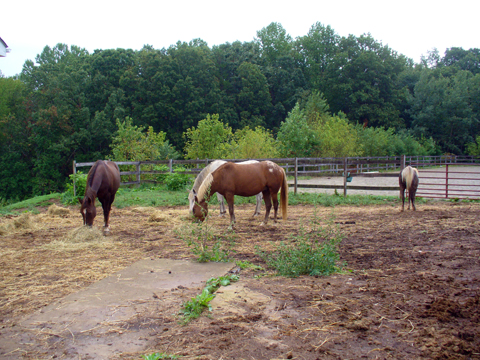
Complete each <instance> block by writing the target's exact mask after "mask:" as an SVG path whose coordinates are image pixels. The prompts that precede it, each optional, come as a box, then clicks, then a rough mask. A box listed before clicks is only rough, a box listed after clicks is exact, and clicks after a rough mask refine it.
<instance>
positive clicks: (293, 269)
mask: <svg viewBox="0 0 480 360" xmlns="http://www.w3.org/2000/svg"><path fill="white" fill-rule="evenodd" d="M312 224H313V226H312V229H311V230H310V231H307V230H305V228H304V227H301V229H300V234H299V235H295V236H292V237H291V241H290V243H289V244H285V243H281V244H280V245H279V246H277V248H276V250H275V251H274V252H273V253H267V252H265V251H262V250H261V249H259V248H258V247H257V253H258V254H259V256H260V257H261V258H262V259H263V260H264V261H265V262H266V263H267V266H268V267H270V268H272V269H275V270H276V271H277V273H278V274H279V275H282V276H287V277H297V276H300V275H311V276H316V275H330V274H332V273H335V272H338V271H340V270H341V269H342V265H339V264H338V262H339V259H340V256H339V254H338V252H337V245H338V244H339V243H340V242H341V240H342V238H343V235H341V234H340V233H339V232H338V231H337V230H336V228H334V227H333V225H332V224H329V225H327V227H320V226H318V222H317V221H316V220H313V221H312Z"/></svg>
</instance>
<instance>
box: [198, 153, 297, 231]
mask: <svg viewBox="0 0 480 360" xmlns="http://www.w3.org/2000/svg"><path fill="white" fill-rule="evenodd" d="M279 191H280V201H281V206H282V218H283V220H286V219H287V204H288V184H287V175H286V174H285V170H283V168H282V167H280V166H278V165H277V164H275V163H273V162H272V161H262V162H258V163H253V164H242V165H239V164H236V163H233V162H227V163H226V164H223V165H222V166H220V167H219V168H218V169H217V170H215V171H214V172H212V173H210V174H208V176H207V177H206V178H205V179H204V180H203V182H202V184H201V186H200V188H199V189H198V192H197V193H196V194H195V205H194V207H193V214H194V215H195V217H196V218H197V219H200V220H201V221H203V220H205V217H206V216H207V215H208V204H207V201H208V200H209V199H210V197H211V196H212V195H213V194H215V193H219V194H221V195H222V196H223V197H225V199H226V200H227V203H228V210H229V213H230V223H231V224H232V225H233V224H235V213H234V210H233V204H234V197H235V195H239V196H253V195H256V194H258V193H259V192H261V193H262V194H263V200H264V201H265V209H266V211H265V220H264V222H263V223H264V224H267V222H268V217H269V215H270V209H271V208H272V202H273V209H274V218H273V221H274V222H277V211H278V198H277V194H278V192H279Z"/></svg>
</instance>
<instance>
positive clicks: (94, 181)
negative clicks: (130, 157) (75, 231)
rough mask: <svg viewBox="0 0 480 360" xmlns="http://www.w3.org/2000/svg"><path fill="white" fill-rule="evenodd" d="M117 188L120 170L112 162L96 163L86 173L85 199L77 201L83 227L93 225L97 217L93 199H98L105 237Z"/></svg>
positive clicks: (108, 229)
mask: <svg viewBox="0 0 480 360" xmlns="http://www.w3.org/2000/svg"><path fill="white" fill-rule="evenodd" d="M119 187H120V170H119V169H118V166H117V164H115V163H114V162H112V161H103V160H98V161H96V162H95V164H93V166H92V168H91V169H90V171H89V172H88V176H87V187H86V189H85V197H84V198H83V199H81V198H79V199H78V201H79V202H80V204H81V207H80V213H81V214H82V217H83V225H88V226H92V225H93V219H95V216H96V215H97V209H96V208H95V199H96V198H97V197H98V200H99V201H100V202H101V204H102V208H103V217H104V218H105V225H104V229H103V231H104V234H105V235H106V234H107V233H108V232H109V231H110V228H109V225H108V219H109V217H110V210H111V208H112V203H113V200H115V194H116V192H117V190H118V188H119Z"/></svg>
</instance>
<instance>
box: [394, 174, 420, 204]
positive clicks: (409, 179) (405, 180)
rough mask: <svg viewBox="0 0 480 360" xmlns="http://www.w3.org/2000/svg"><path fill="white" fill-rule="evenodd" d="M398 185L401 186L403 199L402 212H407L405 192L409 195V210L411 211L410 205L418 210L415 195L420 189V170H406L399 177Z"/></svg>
mask: <svg viewBox="0 0 480 360" xmlns="http://www.w3.org/2000/svg"><path fill="white" fill-rule="evenodd" d="M398 183H399V184H400V198H401V199H402V211H404V210H405V190H407V194H408V200H407V202H408V208H407V209H408V210H410V203H412V208H413V210H414V211H415V210H417V208H416V207H415V194H416V192H417V188H418V170H417V169H415V168H413V167H411V166H407V167H406V168H404V169H403V170H402V171H401V172H400V175H399V177H398Z"/></svg>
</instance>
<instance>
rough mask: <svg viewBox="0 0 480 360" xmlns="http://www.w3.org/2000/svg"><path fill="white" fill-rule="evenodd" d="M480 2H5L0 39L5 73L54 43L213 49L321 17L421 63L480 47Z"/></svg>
mask: <svg viewBox="0 0 480 360" xmlns="http://www.w3.org/2000/svg"><path fill="white" fill-rule="evenodd" d="M479 10H480V1H479V0H469V1H466V0H457V1H454V2H451V1H450V2H446V1H425V0H416V1H412V0H404V1H385V0H382V1H374V0H363V1H361V0H343V1H332V0H328V1H325V0H307V1H305V0H291V1H283V0H276V1H270V0H266V1H265V0H256V1H252V0H243V1H232V2H230V1H225V0H223V1H209V0H204V1H189V0H188V1H182V0H169V1H165V0H156V1H155V0H152V1H143V0H137V1H123V0H118V1H102V0H97V1H92V0H84V1H69V0H61V1H58V0H43V1H39V0H35V1H31V0H24V1H14V0H11V1H4V2H3V4H1V5H0V37H1V38H2V39H3V40H4V41H5V42H6V43H7V45H8V48H9V49H10V53H8V54H7V56H6V57H4V58H0V70H1V71H2V73H3V75H4V76H12V75H15V74H18V73H20V72H21V71H22V67H23V64H24V63H25V60H27V59H31V60H35V57H36V56H37V55H38V54H40V53H41V52H42V50H43V48H44V47H45V46H46V45H48V46H50V47H53V46H55V45H56V44H57V43H65V44H67V45H69V46H71V45H77V46H79V47H82V48H85V49H87V50H88V51H89V52H90V53H92V52H93V51H94V50H95V49H112V48H124V49H134V50H139V49H141V48H142V47H143V45H144V44H149V45H152V46H153V47H154V48H155V49H161V48H168V47H169V46H170V45H173V44H175V43H176V42H177V41H182V42H183V41H185V42H189V41H190V40H192V39H195V38H201V39H202V40H204V41H206V42H207V43H208V45H209V46H210V47H212V46H213V45H219V44H224V43H226V42H230V43H231V42H234V41H236V40H239V41H241V42H245V41H252V40H253V39H254V38H255V37H256V33H257V31H258V30H261V29H262V28H264V27H266V26H268V25H269V24H270V23H272V22H277V23H280V24H281V25H282V26H283V28H284V29H285V30H286V31H287V33H288V34H289V35H290V36H292V38H294V39H295V38H296V37H298V36H304V35H307V33H308V31H309V29H310V27H311V26H312V25H313V24H315V23H316V22H320V23H322V24H323V25H325V26H327V25H330V26H331V27H332V28H333V30H334V31H335V32H336V33H337V34H338V35H340V36H348V35H349V34H353V35H355V36H360V35H361V34H364V33H370V34H371V35H372V36H373V38H374V39H376V40H377V41H381V42H382V43H383V44H384V45H388V46H389V47H390V48H392V49H393V50H395V51H397V52H399V53H401V54H404V55H406V56H407V57H410V58H412V59H413V60H414V61H415V62H419V61H420V58H421V56H422V54H423V55H427V52H428V51H429V50H432V49H433V48H437V49H438V50H439V52H440V55H442V56H443V54H444V52H445V50H446V49H447V48H450V47H462V48H464V49H465V50H467V49H470V48H480V27H479V24H480V20H479V19H480V11H479Z"/></svg>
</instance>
